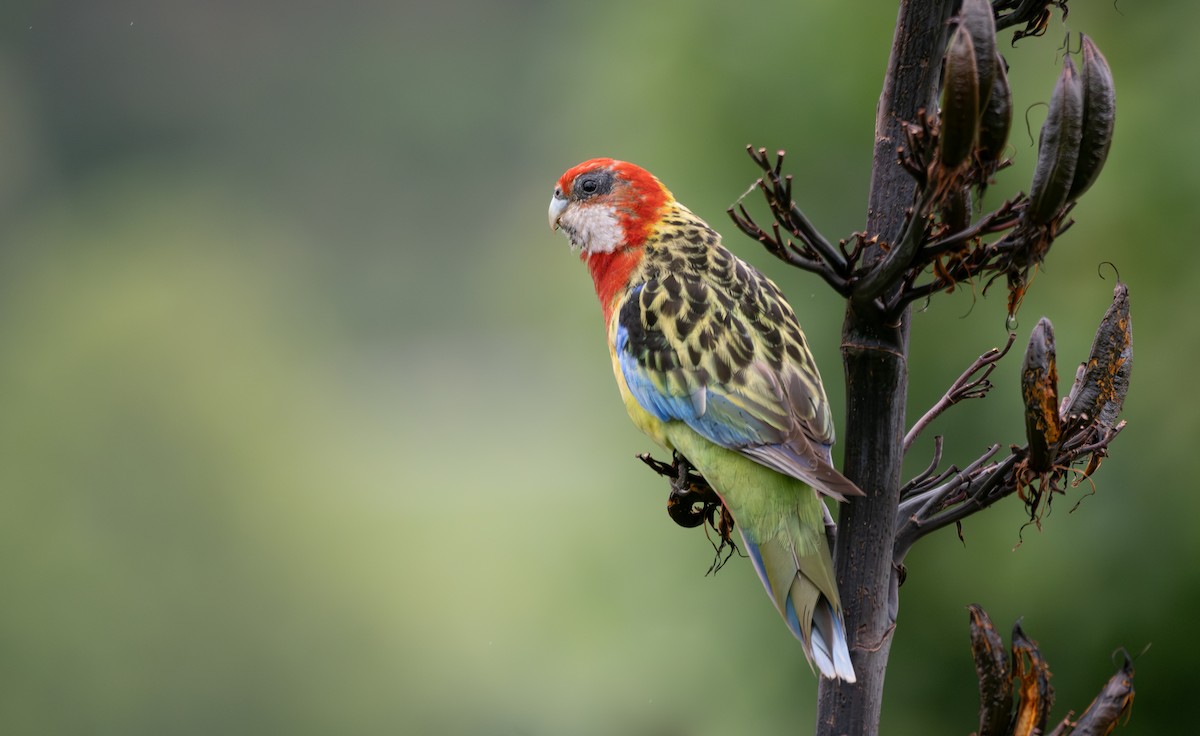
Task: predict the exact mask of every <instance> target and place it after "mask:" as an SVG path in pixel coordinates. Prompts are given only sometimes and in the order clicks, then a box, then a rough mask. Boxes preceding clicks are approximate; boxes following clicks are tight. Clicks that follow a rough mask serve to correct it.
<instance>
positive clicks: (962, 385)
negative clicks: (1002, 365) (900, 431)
mask: <svg viewBox="0 0 1200 736" xmlns="http://www.w3.org/2000/svg"><path fill="white" fill-rule="evenodd" d="M1016 339H1017V335H1016V333H1015V332H1010V333H1008V342H1007V343H1005V344H1004V347H1003V348H992V349H991V350H989V351H987V352H986V353H984V354H983V355H980V356H979V357H978V358H976V359H975V362H974V363H971V365H970V366H968V367H967V369H966V370H965V371H963V373H962V375H960V376H959V377H958V378H957V379H955V381H954V383H952V384H950V388H949V389H947V390H946V393H945V394H944V395H943V396H942V398H940V399H938V401H937V403H936V404H934V405H933V406H932V407H931V408H930V409H929V411H927V412H925V415H924V416H922V417H921V418H920V419H918V420H917V423H916V424H914V425H913V427H912V429H910V430H908V434H906V435H904V451H905V452H908V449H909V448H910V447H912V444H913V442H914V441H915V440H916V439H917V437H918V436H920V434H921V432H922V431H923V430H924V429H925V427H927V426H929V423H930V422H932V421H933V420H934V419H936V418H937V417H938V416H939V415H941V413H942V412H944V411H946V410H947V409H949V408H950V407H951V406H954V405H955V404H957V403H958V402H960V401H962V400H964V399H978V398H983V397H984V396H985V395H986V394H987V392H988V391H990V390H991V389H992V384H991V382H990V381H988V380H987V379H988V377H989V376H991V375H992V371H993V370H995V368H996V362H997V361H999V360H1000V359H1001V358H1003V357H1004V356H1005V355H1007V354H1008V349H1009V348H1011V347H1012V344H1013V341H1014V340H1016ZM981 370H982V371H983V374H982V375H980V376H979V377H977V378H976V377H974V376H975V374H976V373H978V372H979V371H981Z"/></svg>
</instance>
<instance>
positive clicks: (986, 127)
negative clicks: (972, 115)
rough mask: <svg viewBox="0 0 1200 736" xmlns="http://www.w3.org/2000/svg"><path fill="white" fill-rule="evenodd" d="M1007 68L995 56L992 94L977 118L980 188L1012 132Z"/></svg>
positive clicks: (996, 163)
mask: <svg viewBox="0 0 1200 736" xmlns="http://www.w3.org/2000/svg"><path fill="white" fill-rule="evenodd" d="M1007 67H1008V65H1007V64H1006V63H1005V61H1004V57H1003V56H1001V55H1000V54H999V53H997V54H996V60H995V72H996V73H995V74H994V75H992V91H991V94H989V95H988V99H987V104H985V105H984V106H983V112H981V113H980V115H979V142H978V144H977V145H976V147H975V160H976V161H978V162H979V169H980V174H981V176H980V186H981V187H982V186H984V185H986V184H987V180H988V179H989V178H991V176H992V174H994V173H996V169H997V168H999V166H1000V160H1001V159H1002V158H1003V157H1004V146H1005V145H1007V143H1008V131H1009V130H1010V129H1011V128H1012V89H1011V88H1010V87H1009V86H1008V73H1007V71H1006V69H1007Z"/></svg>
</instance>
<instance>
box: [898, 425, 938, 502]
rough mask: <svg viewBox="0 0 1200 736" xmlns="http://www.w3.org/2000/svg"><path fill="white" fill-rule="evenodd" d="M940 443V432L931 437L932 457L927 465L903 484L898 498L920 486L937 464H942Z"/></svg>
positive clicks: (931, 473)
mask: <svg viewBox="0 0 1200 736" xmlns="http://www.w3.org/2000/svg"><path fill="white" fill-rule="evenodd" d="M942 444H943V437H942V436H941V435H940V434H939V435H937V436H935V437H934V438H933V459H932V460H930V461H929V466H928V467H926V468H925V469H924V470H922V471H921V472H920V473H918V474H917V475H916V477H914V478H913V479H912V480H910V481H909V482H907V483H905V484H904V486H903V487H902V488H901V489H900V498H904V497H905V496H907V495H909V494H910V493H912V492H914V491H915V489H917V488H920V487H921V485H922V484H923V483H925V481H927V480H929V477H930V476H932V475H933V474H934V472H935V471H936V470H937V468H938V466H939V465H941V464H942ZM905 449H907V448H905Z"/></svg>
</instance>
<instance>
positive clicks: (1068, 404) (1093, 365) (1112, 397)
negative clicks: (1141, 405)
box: [1061, 282, 1133, 428]
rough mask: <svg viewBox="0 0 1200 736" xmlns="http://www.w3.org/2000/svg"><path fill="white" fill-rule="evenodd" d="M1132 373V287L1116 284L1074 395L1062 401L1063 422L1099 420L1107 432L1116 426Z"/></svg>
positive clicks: (1080, 373) (1075, 385)
mask: <svg viewBox="0 0 1200 736" xmlns="http://www.w3.org/2000/svg"><path fill="white" fill-rule="evenodd" d="M1132 373H1133V319H1132V317H1131V316H1130V314H1129V287H1127V286H1126V285H1125V284H1123V283H1120V282H1117V286H1116V288H1115V289H1114V290H1113V301H1112V304H1111V305H1109V307H1108V310H1107V311H1105V313H1104V317H1103V319H1101V320H1100V327H1099V328H1098V329H1097V330H1096V337H1095V338H1094V339H1093V340H1092V350H1091V352H1090V353H1089V354H1088V359H1087V362H1086V363H1083V364H1081V365H1080V366H1079V370H1078V371H1076V373H1075V383H1074V385H1072V386H1071V392H1070V393H1069V394H1067V398H1066V399H1064V400H1063V407H1064V409H1063V411H1062V412H1061V419H1062V421H1063V422H1068V421H1073V420H1077V419H1078V420H1083V421H1085V422H1091V421H1093V420H1099V421H1100V423H1101V424H1102V425H1103V426H1105V427H1108V428H1111V427H1113V426H1114V425H1115V424H1116V421H1117V416H1118V415H1119V414H1120V413H1121V407H1122V406H1124V404H1125V394H1126V393H1127V392H1128V391H1129V378H1130V375H1131V374H1132Z"/></svg>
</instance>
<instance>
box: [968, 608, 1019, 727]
mask: <svg viewBox="0 0 1200 736" xmlns="http://www.w3.org/2000/svg"><path fill="white" fill-rule="evenodd" d="M967 610H968V611H970V613H971V652H972V654H974V656H975V674H976V675H978V677H979V736H1003V734H1005V733H1006V732H1007V728H1008V722H1009V720H1011V718H1012V700H1013V698H1012V675H1010V674H1009V671H1008V651H1007V650H1006V649H1005V647H1004V641H1003V640H1002V639H1001V638H1000V635H999V634H998V633H996V629H995V627H993V626H992V621H991V619H989V618H988V615H987V612H986V611H984V610H983V608H981V607H980V606H978V605H975V604H971V605H969V606H967Z"/></svg>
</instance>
